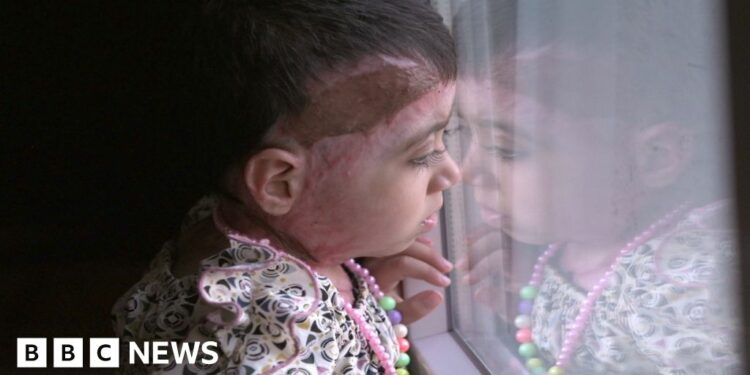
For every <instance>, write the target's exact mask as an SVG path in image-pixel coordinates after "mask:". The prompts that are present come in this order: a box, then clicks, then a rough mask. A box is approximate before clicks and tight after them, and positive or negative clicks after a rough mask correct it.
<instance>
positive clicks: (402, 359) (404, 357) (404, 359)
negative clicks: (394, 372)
mask: <svg viewBox="0 0 750 375" xmlns="http://www.w3.org/2000/svg"><path fill="white" fill-rule="evenodd" d="M409 363H411V357H409V355H408V354H406V353H401V354H399V355H398V360H396V367H406V366H409Z"/></svg>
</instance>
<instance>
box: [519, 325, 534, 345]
mask: <svg viewBox="0 0 750 375" xmlns="http://www.w3.org/2000/svg"><path fill="white" fill-rule="evenodd" d="M516 340H517V341H518V342H520V343H525V342H530V341H531V329H529V328H522V329H519V330H518V332H516Z"/></svg>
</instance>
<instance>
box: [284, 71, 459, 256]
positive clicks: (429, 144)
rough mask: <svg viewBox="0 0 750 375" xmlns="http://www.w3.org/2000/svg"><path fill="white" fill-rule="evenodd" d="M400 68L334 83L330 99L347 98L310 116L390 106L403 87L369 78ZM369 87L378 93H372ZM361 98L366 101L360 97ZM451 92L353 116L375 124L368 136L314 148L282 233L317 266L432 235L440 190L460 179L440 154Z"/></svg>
mask: <svg viewBox="0 0 750 375" xmlns="http://www.w3.org/2000/svg"><path fill="white" fill-rule="evenodd" d="M399 64H403V66H404V67H407V68H408V67H412V66H413V65H414V63H411V62H408V61H400V62H395V61H389V62H387V63H386V64H383V65H380V66H379V65H377V64H376V65H374V66H370V67H369V68H367V70H368V71H369V73H368V74H367V75H365V76H364V77H365V78H363V76H362V75H352V76H351V77H349V79H342V80H339V81H338V82H337V83H335V84H334V86H333V89H335V88H336V85H338V87H340V88H341V90H344V92H341V91H337V92H336V95H340V96H341V97H345V98H347V100H342V101H321V103H323V104H324V105H326V106H328V107H327V108H325V110H324V111H314V112H318V115H316V118H329V119H330V118H332V117H335V116H337V114H338V113H347V114H349V113H358V112H363V113H364V112H367V111H371V110H372V108H384V107H386V106H387V105H384V104H383V103H378V102H377V100H382V101H384V102H386V101H391V100H392V98H393V96H394V95H398V94H396V93H398V92H405V91H408V88H405V87H398V86H399V85H402V84H404V82H403V81H401V83H398V82H396V81H400V80H396V81H393V82H389V80H388V79H384V77H379V75H378V74H371V73H372V70H378V69H381V71H382V72H386V74H387V72H388V70H389V69H393V67H394V65H395V66H397V67H401V66H402V65H399ZM376 73H377V72H376ZM368 77H369V78H368ZM406 84H408V85H414V83H408V82H407V83H406ZM392 86H395V87H392ZM373 90H379V91H380V95H379V96H373V95H372V94H373ZM328 91H330V89H329V90H328ZM363 93H365V94H363ZM360 95H366V96H367V98H368V100H358V96H360ZM454 95H455V85H454V84H453V83H451V84H438V85H436V86H435V87H434V88H433V89H430V90H428V91H427V92H426V94H421V95H420V96H419V97H418V99H416V100H413V101H411V102H410V104H408V105H406V106H404V107H402V108H401V109H400V110H397V111H396V112H395V113H393V112H391V113H390V114H388V115H383V116H379V118H377V119H376V120H374V118H373V117H372V116H367V115H361V116H359V118H371V119H373V120H372V121H375V124H374V126H371V127H369V128H370V130H369V131H367V132H354V133H349V134H345V135H339V136H332V137H326V138H323V139H322V140H320V141H318V142H316V143H314V144H313V145H312V146H311V147H310V149H309V153H308V156H309V158H308V163H307V170H308V174H307V175H308V178H307V181H306V183H305V187H304V193H303V194H302V196H301V198H300V201H299V202H298V203H297V204H295V207H294V209H293V212H291V213H290V214H289V215H286V220H285V222H284V223H283V229H284V230H285V232H286V233H289V234H292V235H294V236H295V238H296V239H297V240H298V241H300V242H301V243H302V245H303V246H304V247H305V248H306V249H307V250H308V251H309V252H310V254H311V255H312V256H313V257H315V258H316V260H317V261H319V262H322V263H335V262H340V261H342V260H344V259H347V258H350V257H360V256H374V257H378V256H385V255H391V254H394V253H396V252H399V251H402V250H404V249H406V248H407V247H408V246H409V245H411V244H412V243H413V241H414V240H415V239H416V238H417V237H419V236H420V235H422V234H424V233H426V232H427V231H429V230H431V229H432V228H433V227H434V226H435V224H436V220H437V215H438V210H439V209H440V207H441V206H442V204H443V196H442V192H443V191H444V190H445V189H447V188H449V187H450V186H452V185H454V184H455V183H456V182H457V181H458V180H459V177H460V174H459V170H458V166H457V165H456V164H455V162H454V161H453V160H452V159H451V157H450V156H449V155H448V153H447V152H443V153H441V151H444V150H445V145H444V144H443V140H442V137H443V132H444V129H445V127H446V125H447V122H448V118H449V116H450V112H451V108H452V104H453V100H454ZM378 97H380V98H382V99H377V98H378ZM373 98H375V99H373ZM373 100H375V101H376V102H373ZM313 101H314V100H313ZM320 113H327V114H328V115H326V116H320Z"/></svg>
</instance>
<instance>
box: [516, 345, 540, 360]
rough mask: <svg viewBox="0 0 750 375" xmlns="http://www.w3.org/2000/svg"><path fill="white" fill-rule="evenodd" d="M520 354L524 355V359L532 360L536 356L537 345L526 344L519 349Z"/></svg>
mask: <svg viewBox="0 0 750 375" xmlns="http://www.w3.org/2000/svg"><path fill="white" fill-rule="evenodd" d="M518 354H520V355H522V356H523V357H526V358H530V357H533V356H534V354H536V345H534V344H532V343H530V342H527V343H525V344H521V345H520V346H519V347H518Z"/></svg>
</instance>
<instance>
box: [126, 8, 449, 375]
mask: <svg viewBox="0 0 750 375" xmlns="http://www.w3.org/2000/svg"><path fill="white" fill-rule="evenodd" d="M195 29H196V34H195V40H196V46H197V47H196V54H197V56H198V59H197V61H198V66H199V67H200V68H202V70H201V72H202V74H203V76H204V77H205V79H206V81H205V82H206V85H205V88H206V90H207V91H206V93H207V95H206V97H205V98H204V99H205V103H203V105H204V106H205V107H204V108H203V110H205V113H208V114H209V116H207V118H208V119H210V120H213V121H212V122H206V123H205V125H206V127H205V128H202V129H187V130H186V131H196V132H203V133H205V134H207V137H206V144H207V145H208V146H207V149H209V150H210V152H212V153H213V154H214V155H213V156H214V157H216V158H217V159H218V160H217V162H216V163H215V164H216V165H217V166H218V167H219V168H220V169H219V170H217V175H216V177H217V181H219V183H218V187H217V190H218V192H217V193H216V194H215V195H212V196H210V197H208V198H205V199H203V200H202V201H201V202H200V203H199V204H198V205H197V206H196V207H195V208H193V210H191V212H190V213H189V215H188V219H187V222H186V224H185V225H184V226H183V230H182V233H181V234H180V235H179V237H178V238H177V239H176V240H174V241H170V242H167V243H166V244H165V246H164V248H163V249H162V251H161V252H160V253H159V254H158V255H157V257H156V259H155V260H154V261H153V263H152V265H151V268H150V270H149V271H148V273H147V274H146V275H145V276H144V277H143V279H142V280H141V281H140V282H139V283H138V284H137V285H135V286H134V287H133V288H131V289H130V290H129V291H128V292H127V293H126V294H125V295H124V296H123V297H122V298H121V299H120V300H119V301H118V302H117V304H116V305H115V307H114V308H113V318H114V324H115V329H116V331H117V334H118V335H119V336H120V337H121V338H122V339H123V341H125V342H128V341H137V342H142V341H153V340H162V341H163V340H169V341H184V342H194V341H206V340H213V341H217V342H218V346H219V355H220V359H219V361H218V362H217V363H216V364H214V365H210V366H205V367H201V366H200V365H187V364H184V365H181V364H177V365H175V363H174V362H172V361H171V360H170V364H168V365H157V366H147V367H146V368H138V369H131V370H132V371H136V372H143V371H146V370H148V371H165V372H175V373H194V372H208V373H222V374H223V373H243V374H255V373H276V372H283V373H287V374H316V373H326V374H328V373H337V374H339V373H346V374H349V373H351V374H360V373H366V374H377V373H382V372H383V371H386V372H387V373H394V372H393V371H394V370H393V363H394V361H395V357H396V354H397V353H398V352H399V348H398V346H397V342H396V336H398V337H403V336H404V335H405V332H404V331H403V329H404V328H403V326H402V327H400V328H399V327H398V326H397V328H399V329H397V330H396V331H395V332H394V328H393V326H392V324H391V321H394V322H397V321H398V320H399V319H400V318H401V317H399V318H394V317H393V316H388V317H386V314H385V312H384V311H383V308H381V307H380V306H379V305H378V302H377V301H376V300H375V298H374V295H377V294H379V293H378V291H377V290H373V289H372V288H373V286H372V285H373V281H372V280H371V278H369V277H367V274H366V272H364V271H362V269H361V268H357V266H356V265H355V264H351V263H349V264H348V265H349V266H350V268H351V270H349V269H345V268H344V267H343V265H344V264H345V263H348V260H349V259H351V258H360V257H371V258H378V259H381V260H380V261H377V260H376V261H374V262H372V263H371V264H373V265H374V267H373V268H371V270H372V274H373V275H374V276H375V277H376V278H377V281H378V282H379V284H380V286H381V287H382V292H386V293H387V292H389V291H392V290H393V289H394V288H395V284H396V283H397V281H398V280H400V279H402V278H403V277H406V276H412V277H418V278H422V279H425V280H426V281H429V282H431V283H433V284H435V285H439V286H446V285H447V283H448V282H449V280H448V279H447V278H446V277H445V276H444V275H443V273H444V272H447V271H448V270H449V269H450V263H448V262H447V261H446V260H444V259H443V258H442V257H440V256H439V255H438V254H436V252H435V251H433V250H432V249H431V248H430V247H429V246H428V245H425V244H424V243H423V242H424V241H422V242H420V241H415V240H417V239H418V238H419V237H420V236H421V235H422V234H424V233H426V232H427V231H429V230H430V229H432V227H434V225H435V222H436V219H435V218H436V213H437V211H438V210H439V209H440V207H441V205H442V203H443V200H442V192H443V191H444V190H445V189H447V188H448V187H450V186H451V185H453V184H455V183H456V181H457V180H458V178H459V171H458V168H457V166H456V164H455V163H454V162H453V160H452V159H451V157H450V156H449V155H448V154H447V153H446V152H445V151H446V150H445V146H444V144H443V140H442V138H443V136H444V135H445V128H446V124H447V122H448V117H449V113H450V111H451V106H452V103H453V97H454V92H455V83H454V81H455V76H456V60H455V51H454V48H453V42H452V39H451V37H450V35H449V33H448V31H447V29H446V28H445V26H444V25H443V24H442V21H441V18H440V17H439V16H438V15H437V14H436V13H435V12H434V11H433V10H432V9H431V8H430V7H429V5H426V4H425V3H424V2H422V1H416V0H415V1H411V0H390V1H389V0H386V1H370V0H351V1H307V0H304V1H302V0H299V1H294V0H290V1H274V2H263V1H207V2H206V3H205V7H204V8H203V10H202V15H201V16H200V17H199V20H198V21H197V23H196V24H195ZM208 135H210V136H208ZM209 142H211V143H209ZM188 152H189V151H188ZM357 270H359V271H357ZM381 276H382V277H381ZM368 279H370V280H368ZM441 298H442V297H441V296H440V295H439V294H437V293H436V292H429V293H425V294H422V295H420V296H418V297H416V298H415V299H409V300H407V301H404V302H403V303H402V305H403V306H402V308H400V310H401V311H402V312H403V313H404V315H408V314H412V313H413V315H412V316H411V319H412V320H413V319H414V318H415V317H416V316H418V315H420V314H423V313H424V309H430V308H431V307H434V306H435V305H436V304H437V303H439V302H440V301H441ZM409 302H411V303H412V304H411V305H409ZM420 309H422V311H420ZM389 319H390V320H389ZM403 319H405V320H407V317H406V316H404V317H403ZM375 339H377V340H375ZM378 341H379V342H380V344H377V342H378ZM376 344H377V345H376ZM399 344H401V345H402V346H403V345H406V344H402V343H399ZM403 350H404V349H403V348H402V351H403ZM386 362H387V363H386ZM399 373H403V371H401V372H399Z"/></svg>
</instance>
